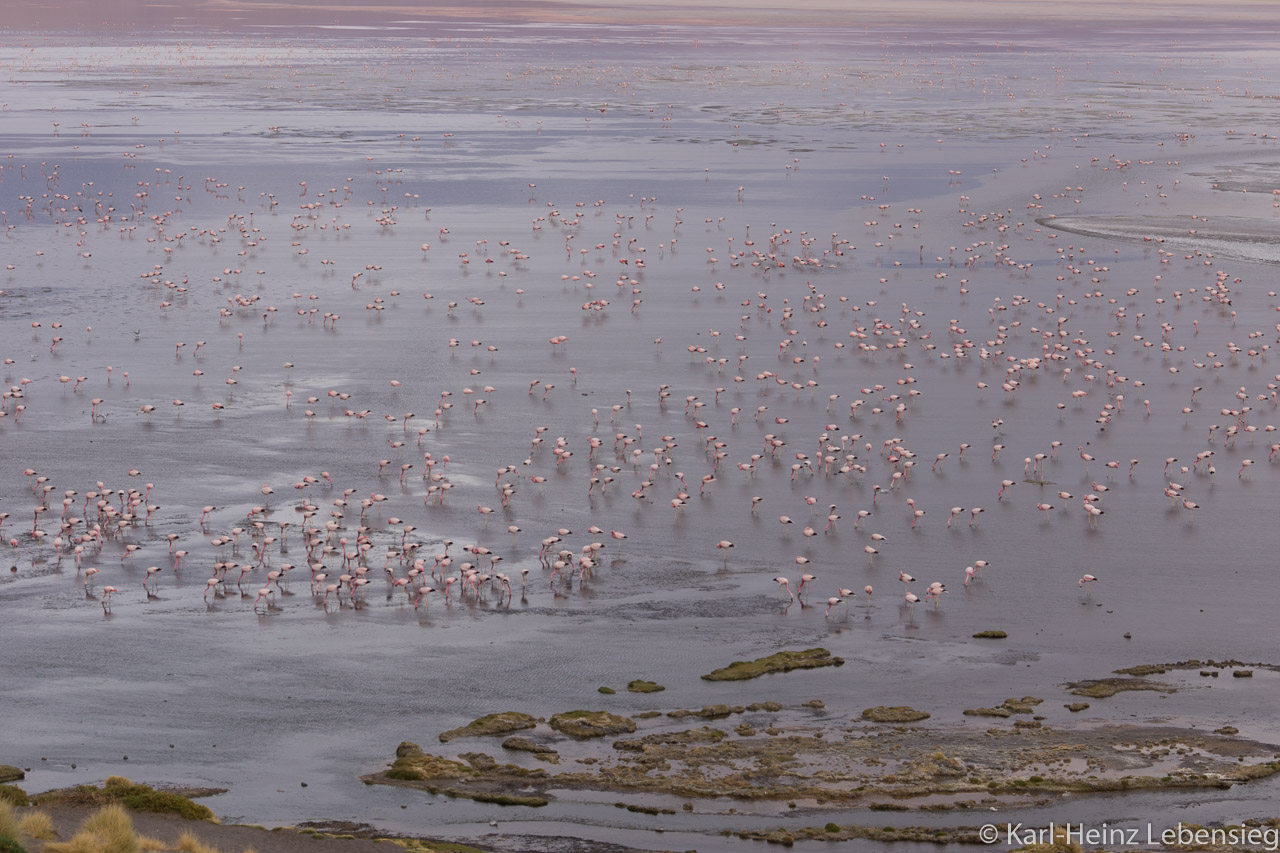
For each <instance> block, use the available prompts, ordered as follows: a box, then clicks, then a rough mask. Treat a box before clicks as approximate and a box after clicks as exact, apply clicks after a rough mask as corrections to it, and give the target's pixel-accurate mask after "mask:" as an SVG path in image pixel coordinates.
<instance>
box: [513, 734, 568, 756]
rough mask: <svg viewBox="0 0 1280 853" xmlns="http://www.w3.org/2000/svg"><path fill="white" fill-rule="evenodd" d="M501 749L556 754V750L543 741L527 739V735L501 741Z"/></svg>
mask: <svg viewBox="0 0 1280 853" xmlns="http://www.w3.org/2000/svg"><path fill="white" fill-rule="evenodd" d="M502 748H503V749H510V750H512V751H514V752H533V753H537V754H539V755H556V754H557V753H556V751H555V750H554V749H552V748H551V747H549V746H547V745H546V744H545V743H538V742H536V741H532V740H529V739H528V738H527V737H518V736H517V737H509V738H507V739H506V740H504V741H503V742H502Z"/></svg>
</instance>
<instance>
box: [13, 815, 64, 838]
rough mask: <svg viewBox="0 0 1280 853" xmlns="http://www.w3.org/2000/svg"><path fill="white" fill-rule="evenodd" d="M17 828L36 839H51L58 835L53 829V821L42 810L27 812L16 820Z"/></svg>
mask: <svg viewBox="0 0 1280 853" xmlns="http://www.w3.org/2000/svg"><path fill="white" fill-rule="evenodd" d="M18 828H19V829H20V830H21V831H22V834H23V835H25V836H26V837H27V838H34V839H35V840H37V841H51V840H53V839H54V838H57V837H58V834H57V833H56V832H54V831H53V821H52V820H50V818H49V816H48V815H47V814H45V813H44V812H27V813H26V814H24V815H23V816H22V819H21V820H20V821H18Z"/></svg>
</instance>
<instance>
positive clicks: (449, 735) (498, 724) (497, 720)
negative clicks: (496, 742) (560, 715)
mask: <svg viewBox="0 0 1280 853" xmlns="http://www.w3.org/2000/svg"><path fill="white" fill-rule="evenodd" d="M536 725H538V718H537V717H534V716H532V715H530V714H522V713H520V712H519V711H503V712H501V713H499V714H487V715H486V716H483V717H480V718H478V719H475V720H472V721H471V722H469V723H467V724H466V725H465V726H460V727H459V728H456V729H450V730H449V731H447V732H441V733H440V742H441V743H448V742H449V741H451V740H454V739H456V738H460V737H478V736H483V735H505V734H510V733H511V732H518V731H522V730H524V729H531V728H533V727H534V726H536Z"/></svg>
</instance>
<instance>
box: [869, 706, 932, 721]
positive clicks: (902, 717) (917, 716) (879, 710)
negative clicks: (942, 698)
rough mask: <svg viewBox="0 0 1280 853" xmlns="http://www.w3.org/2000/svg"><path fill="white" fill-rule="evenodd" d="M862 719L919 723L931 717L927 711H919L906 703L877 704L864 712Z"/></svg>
mask: <svg viewBox="0 0 1280 853" xmlns="http://www.w3.org/2000/svg"><path fill="white" fill-rule="evenodd" d="M862 719H864V720H869V721H871V722H873V723H918V722H920V721H921V720H927V719H929V713H928V712H927V711H917V710H916V709H915V708H909V707H907V706H906V705H894V706H889V705H877V706H876V707H874V708H867V709H866V710H865V711H863V712H862Z"/></svg>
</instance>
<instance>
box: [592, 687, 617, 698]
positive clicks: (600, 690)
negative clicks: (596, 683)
mask: <svg viewBox="0 0 1280 853" xmlns="http://www.w3.org/2000/svg"><path fill="white" fill-rule="evenodd" d="M596 692H597V693H603V694H604V695H605V696H612V695H613V694H615V693H617V692H618V691H616V690H614V689H613V688H612V687H597V688H596Z"/></svg>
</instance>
